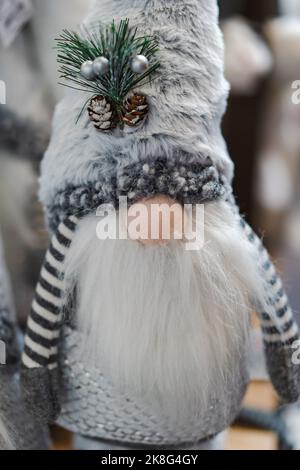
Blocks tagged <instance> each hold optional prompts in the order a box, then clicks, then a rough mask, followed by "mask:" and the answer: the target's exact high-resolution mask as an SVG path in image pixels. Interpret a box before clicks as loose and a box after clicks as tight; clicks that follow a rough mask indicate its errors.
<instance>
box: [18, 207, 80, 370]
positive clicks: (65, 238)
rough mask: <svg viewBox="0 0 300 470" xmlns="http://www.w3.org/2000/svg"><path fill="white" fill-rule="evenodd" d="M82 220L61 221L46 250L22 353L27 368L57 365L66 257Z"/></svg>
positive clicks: (54, 366) (51, 367) (72, 218)
mask: <svg viewBox="0 0 300 470" xmlns="http://www.w3.org/2000/svg"><path fill="white" fill-rule="evenodd" d="M78 220H79V219H78V218H77V217H75V216H71V217H69V218H68V219H66V220H65V221H63V222H62V223H61V224H60V225H59V227H58V230H57V233H56V234H55V235H54V236H53V237H52V240H51V243H50V246H49V248H48V251H47V253H46V257H45V261H44V264H43V266H42V270H41V274H40V278H39V281H38V284H37V287H36V292H35V297H34V300H33V303H32V308H31V313H30V316H29V319H28V323H27V332H26V336H25V344H24V351H23V355H22V363H23V365H24V366H25V367H27V368H30V369H32V368H38V367H48V368H49V369H50V370H51V369H54V368H56V367H57V360H58V340H59V334H60V326H61V319H62V302H63V300H62V289H63V280H64V260H65V257H66V253H67V251H68V248H69V247H70V245H71V242H72V239H73V236H74V233H75V230H76V226H77V223H78Z"/></svg>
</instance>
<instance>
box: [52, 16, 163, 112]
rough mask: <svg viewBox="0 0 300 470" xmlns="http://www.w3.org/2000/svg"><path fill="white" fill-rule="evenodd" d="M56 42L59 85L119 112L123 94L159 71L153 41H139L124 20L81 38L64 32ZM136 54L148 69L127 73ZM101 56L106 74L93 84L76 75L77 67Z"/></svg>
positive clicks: (146, 37) (76, 34)
mask: <svg viewBox="0 0 300 470" xmlns="http://www.w3.org/2000/svg"><path fill="white" fill-rule="evenodd" d="M56 41H57V47H56V48H57V51H58V54H57V61H58V63H59V64H60V66H59V73H60V78H61V79H64V80H66V82H63V83H61V84H63V85H65V86H68V87H70V88H75V89H77V90H80V91H85V92H89V93H91V94H92V95H93V96H95V95H102V96H105V97H106V98H108V99H110V100H111V101H112V102H114V103H115V105H116V107H117V108H118V109H120V110H122V107H123V105H124V99H125V97H126V96H127V94H128V93H129V92H130V91H132V90H134V89H135V88H136V87H137V86H141V85H144V84H146V83H149V82H151V81H152V80H153V79H154V78H155V75H154V74H155V72H156V71H157V70H158V68H159V67H160V64H159V62H157V61H156V60H155V55H156V53H157V52H158V45H157V42H156V40H155V39H154V37H153V36H141V37H139V36H138V35H137V29H133V28H130V26H129V20H128V19H125V20H121V21H120V23H118V24H117V23H115V21H113V22H112V23H111V24H110V25H109V26H107V27H104V28H103V27H101V25H98V26H97V27H96V28H94V29H93V30H92V31H87V30H85V31H84V36H80V35H79V34H78V33H76V32H74V31H68V30H64V31H63V33H62V34H61V35H60V37H59V38H58V39H56ZM139 54H141V55H144V56H146V57H147V59H148V60H149V62H150V66H149V68H148V69H147V70H146V71H145V72H144V73H142V74H136V73H134V72H132V70H131V61H132V59H133V57H135V56H136V55H139ZM101 56H104V57H106V58H107V59H108V60H109V64H110V65H109V71H108V73H107V74H105V75H103V76H101V77H97V78H96V79H95V80H93V81H89V80H86V79H85V78H84V77H83V76H82V75H81V73H80V69H81V65H82V64H83V62H85V61H87V60H92V61H93V60H95V59H96V58H97V57H101ZM68 82H71V83H72V85H70V84H69V83H68Z"/></svg>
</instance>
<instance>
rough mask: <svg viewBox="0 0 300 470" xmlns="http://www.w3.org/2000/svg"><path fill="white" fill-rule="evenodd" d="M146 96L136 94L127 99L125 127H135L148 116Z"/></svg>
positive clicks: (124, 118)
mask: <svg viewBox="0 0 300 470" xmlns="http://www.w3.org/2000/svg"><path fill="white" fill-rule="evenodd" d="M148 109H149V108H148V103H147V98H146V96H143V95H138V94H136V93H135V94H134V95H132V96H130V97H128V98H127V99H126V102H125V114H124V116H123V122H124V124H125V125H127V126H130V127H135V126H137V125H138V124H140V123H141V122H142V121H143V120H144V119H145V117H146V116H147V114H148Z"/></svg>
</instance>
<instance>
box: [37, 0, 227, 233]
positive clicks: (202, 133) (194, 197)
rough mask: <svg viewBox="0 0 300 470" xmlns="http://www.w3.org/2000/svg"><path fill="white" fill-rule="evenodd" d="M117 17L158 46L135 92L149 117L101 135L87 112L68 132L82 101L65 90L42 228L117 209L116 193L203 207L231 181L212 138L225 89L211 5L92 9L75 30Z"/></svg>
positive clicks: (154, 0)
mask: <svg viewBox="0 0 300 470" xmlns="http://www.w3.org/2000/svg"><path fill="white" fill-rule="evenodd" d="M122 18H128V19H129V21H130V25H131V27H132V28H135V27H137V28H138V31H139V32H140V31H142V32H143V33H147V34H151V35H153V36H154V37H156V38H157V39H158V45H159V62H160V64H161V67H160V69H159V73H158V74H157V77H156V78H155V81H154V82H153V83H152V84H151V85H150V86H149V85H146V86H143V88H142V90H141V91H142V92H143V93H144V94H145V95H146V96H147V98H148V102H149V115H148V117H147V119H146V120H145V121H144V122H143V124H142V125H141V126H139V127H138V128H137V129H135V128H134V129H132V128H129V130H126V129H125V130H124V131H122V132H121V134H120V132H116V131H115V132H113V133H112V134H103V133H99V132H95V129H94V128H93V126H92V125H91V123H90V121H89V118H88V115H87V113H86V114H84V116H83V117H82V118H81V119H80V120H79V122H78V123H77V124H75V122H76V118H77V116H78V114H79V113H80V111H81V109H82V106H83V105H84V102H85V101H86V94H84V93H79V92H78V91H75V92H70V93H68V95H67V96H66V98H65V99H64V100H62V101H61V103H59V105H58V106H57V109H56V112H55V117H54V124H53V135H52V140H51V143H50V146H49V149H48V151H47V153H46V155H45V158H44V161H43V164H42V175H41V190H40V196H41V200H42V202H43V204H44V205H45V207H46V213H47V217H48V218H49V223H50V226H51V228H52V229H54V228H55V226H57V223H58V220H59V219H60V220H61V219H63V217H64V216H65V215H66V214H70V213H74V212H76V213H77V212H78V210H83V209H85V208H87V209H88V210H91V208H92V206H97V205H99V204H100V203H102V202H109V203H110V202H113V203H115V204H116V205H117V202H118V197H119V196H122V195H126V196H129V198H130V202H134V201H136V200H139V199H141V198H143V197H148V196H151V195H153V194H157V193H160V194H167V195H170V196H171V197H173V198H175V199H177V200H179V201H180V202H189V203H192V202H203V201H209V200H216V199H218V198H220V197H223V196H224V194H225V192H226V189H225V188H226V185H227V184H228V183H230V182H231V178H232V174H233V165H232V162H231V160H230V158H229V157H228V154H227V151H226V147H225V144H224V141H223V138H222V135H221V131H220V121H221V118H222V115H223V112H224V109H225V105H226V99H227V93H228V84H227V82H226V81H225V79H224V74H223V41H222V37H221V33H220V30H219V28H218V21H217V18H218V9H217V5H216V2H215V1H204V0H203V1H202V0H200V1H199V0H197V1H196V0H193V1H190V2H188V3H187V2H181V1H179V0H178V1H177V0H172V1H171V0H170V1H165V0H164V1H163V0H151V1H150V0H147V1H146V0H135V1H130V0H128V1H126V0H123V1H118V0H112V1H111V0H109V1H106V0H103V1H96V2H94V6H93V8H92V11H91V13H90V15H89V16H88V18H87V19H86V21H85V22H84V26H85V28H87V29H90V28H93V27H94V26H95V24H99V22H101V23H104V24H107V23H110V22H111V21H112V19H115V20H116V22H118V21H119V20H120V19H122Z"/></svg>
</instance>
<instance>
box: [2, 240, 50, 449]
mask: <svg viewBox="0 0 300 470" xmlns="http://www.w3.org/2000/svg"><path fill="white" fill-rule="evenodd" d="M16 330H17V328H16V324H15V318H14V309H13V305H12V300H11V292H10V285H9V281H8V276H7V273H6V268H5V264H4V257H3V252H2V243H1V239H0V450H8V449H19V450H20V449H21V450H38V449H47V448H48V446H49V439H48V434H47V430H46V427H45V426H42V425H41V424H40V423H38V422H36V421H35V420H34V419H33V418H32V416H31V415H30V414H29V413H28V412H27V411H26V408H25V404H24V401H23V400H22V395H21V388H20V356H21V354H20V348H19V345H18V340H17V331H16Z"/></svg>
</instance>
